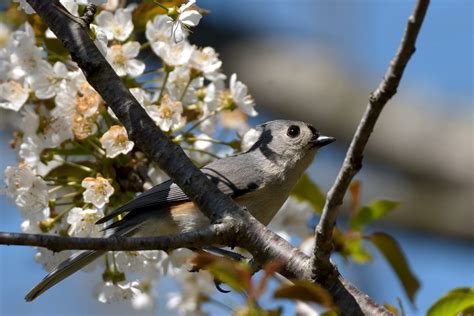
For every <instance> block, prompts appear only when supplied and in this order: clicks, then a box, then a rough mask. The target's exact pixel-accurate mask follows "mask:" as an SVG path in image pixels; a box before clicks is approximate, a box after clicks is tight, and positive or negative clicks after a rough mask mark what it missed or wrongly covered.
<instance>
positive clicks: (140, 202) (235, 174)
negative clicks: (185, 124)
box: [97, 154, 264, 228]
mask: <svg viewBox="0 0 474 316" xmlns="http://www.w3.org/2000/svg"><path fill="white" fill-rule="evenodd" d="M246 155H248V154H241V155H238V156H231V157H226V158H223V159H219V160H216V161H214V162H212V163H210V164H209V165H207V166H205V167H204V168H202V169H201V171H202V172H203V173H204V174H206V175H207V176H208V177H209V178H210V179H211V181H212V182H214V183H215V184H216V186H217V188H218V189H219V190H220V191H222V192H223V193H224V194H226V195H230V196H232V197H234V198H236V197H239V196H241V195H243V194H245V193H248V192H252V191H255V190H257V189H259V188H260V186H261V185H262V184H263V179H264V177H263V174H262V172H261V170H260V168H259V167H258V166H254V168H251V166H252V164H249V163H248V162H247V163H246V164H245V165H247V166H249V167H248V168H246V170H242V168H240V166H241V165H242V159H244V160H246V159H247V160H248V161H249V162H252V161H254V159H249V158H248V157H246ZM224 173H225V174H226V175H229V176H224ZM188 201H190V199H189V198H188V197H187V196H186V194H185V193H184V192H183V191H182V190H181V189H180V188H179V187H178V186H177V185H176V184H175V183H173V182H172V180H168V181H166V182H163V183H161V184H158V185H156V186H154V187H153V188H151V189H150V190H148V191H146V192H143V193H142V194H140V195H139V196H137V197H136V198H134V199H133V200H131V201H129V202H128V203H126V204H124V205H122V206H121V207H119V208H118V209H116V210H114V211H113V212H111V213H109V214H107V215H106V216H104V217H103V218H101V219H100V220H98V221H97V224H101V223H105V222H106V221H108V220H110V219H112V218H114V217H116V216H117V215H119V214H122V213H125V212H129V211H132V210H141V209H147V210H150V209H158V208H163V207H165V206H171V205H173V204H179V203H183V202H188ZM114 226H116V225H114ZM114 226H109V227H110V228H111V227H114Z"/></svg>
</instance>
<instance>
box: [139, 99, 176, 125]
mask: <svg viewBox="0 0 474 316" xmlns="http://www.w3.org/2000/svg"><path fill="white" fill-rule="evenodd" d="M146 110H147V112H148V114H149V115H150V117H151V118H152V119H153V120H154V121H155V122H156V124H157V125H158V126H159V127H160V129H161V130H163V131H165V132H168V131H169V130H173V129H176V128H178V127H180V126H181V125H183V117H182V114H183V105H182V104H181V102H180V101H171V100H170V98H169V97H168V96H167V95H165V96H164V97H163V99H162V101H161V104H160V105H159V106H158V107H157V106H149V107H147V108H146Z"/></svg>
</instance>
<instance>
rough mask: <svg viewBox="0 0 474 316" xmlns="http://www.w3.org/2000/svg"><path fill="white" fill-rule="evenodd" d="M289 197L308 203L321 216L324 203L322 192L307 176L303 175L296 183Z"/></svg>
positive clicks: (324, 198)
mask: <svg viewBox="0 0 474 316" xmlns="http://www.w3.org/2000/svg"><path fill="white" fill-rule="evenodd" d="M291 196H292V197H294V198H295V199H297V200H298V201H305V202H308V203H309V204H311V206H312V207H313V208H314V210H315V211H316V212H317V213H318V214H321V212H322V210H323V207H324V202H325V201H326V197H325V196H324V194H323V192H321V190H320V189H319V187H318V186H317V185H316V184H315V183H314V182H313V181H312V180H311V178H310V177H309V176H308V175H307V174H304V175H303V176H302V177H301V178H300V180H299V181H298V183H296V185H295V187H294V188H293V191H292V192H291Z"/></svg>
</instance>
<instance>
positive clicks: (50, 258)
mask: <svg viewBox="0 0 474 316" xmlns="http://www.w3.org/2000/svg"><path fill="white" fill-rule="evenodd" d="M70 255H71V251H69V250H65V251H59V252H54V251H51V250H49V249H46V248H38V252H37V253H36V255H35V260H36V262H38V263H40V264H41V265H42V266H43V268H44V269H45V270H46V271H47V272H51V271H52V270H53V269H54V268H56V267H57V266H58V264H60V263H61V262H63V261H64V260H66V259H67V258H68V257H69V256H70Z"/></svg>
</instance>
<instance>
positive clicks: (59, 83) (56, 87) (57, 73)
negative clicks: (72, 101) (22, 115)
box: [31, 60, 68, 99]
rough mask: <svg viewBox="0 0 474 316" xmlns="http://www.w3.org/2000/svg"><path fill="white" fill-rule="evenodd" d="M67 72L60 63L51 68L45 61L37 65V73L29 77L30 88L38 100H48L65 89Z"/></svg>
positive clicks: (64, 66)
mask: <svg viewBox="0 0 474 316" xmlns="http://www.w3.org/2000/svg"><path fill="white" fill-rule="evenodd" d="M67 79H68V71H67V68H66V65H64V64H63V63H62V62H59V61H58V62H56V63H55V64H54V66H51V65H50V64H49V63H48V62H46V61H43V60H42V61H40V62H39V63H38V69H37V71H36V72H35V73H34V74H33V75H32V76H31V88H32V89H33V90H34V91H35V95H36V97H37V98H38V99H49V98H52V97H54V96H55V95H56V94H57V93H58V92H59V91H61V90H62V89H65V88H66V86H65V85H66V81H67Z"/></svg>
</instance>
